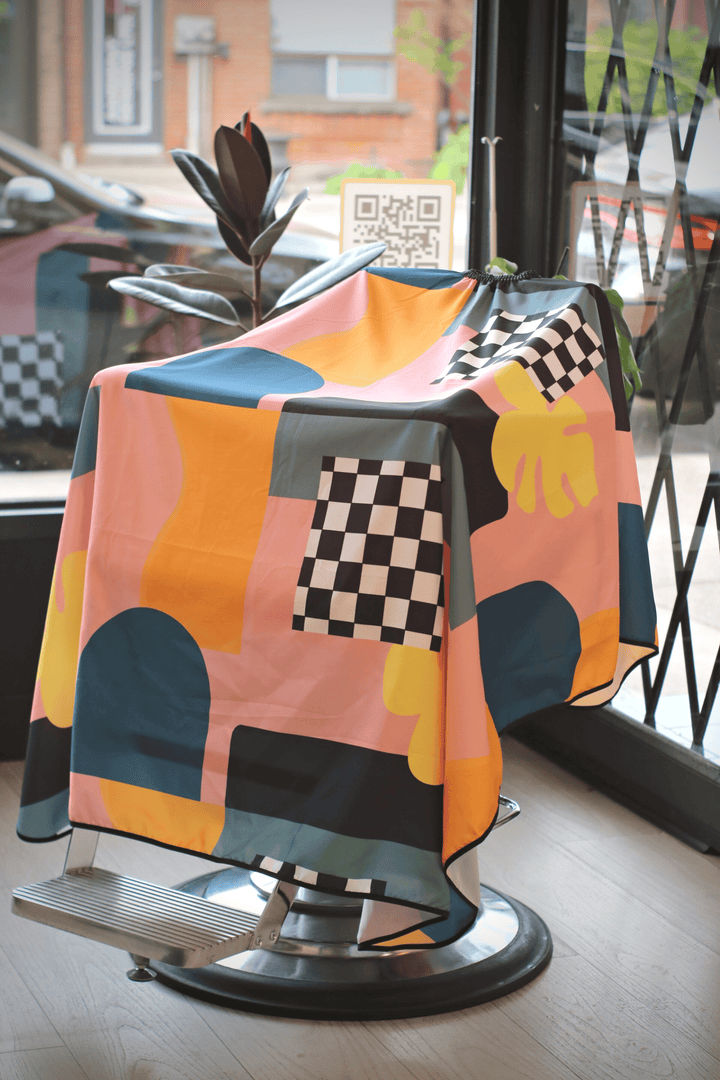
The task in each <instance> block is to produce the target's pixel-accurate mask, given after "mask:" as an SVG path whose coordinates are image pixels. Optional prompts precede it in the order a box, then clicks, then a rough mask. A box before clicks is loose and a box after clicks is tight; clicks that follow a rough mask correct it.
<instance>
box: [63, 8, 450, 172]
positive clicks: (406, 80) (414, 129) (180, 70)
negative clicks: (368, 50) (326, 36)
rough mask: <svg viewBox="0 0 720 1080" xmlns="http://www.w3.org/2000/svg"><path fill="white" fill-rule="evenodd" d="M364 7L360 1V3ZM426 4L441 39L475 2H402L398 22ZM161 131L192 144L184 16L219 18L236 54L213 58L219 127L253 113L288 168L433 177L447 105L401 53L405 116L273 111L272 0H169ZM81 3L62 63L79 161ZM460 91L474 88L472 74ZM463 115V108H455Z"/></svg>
mask: <svg viewBox="0 0 720 1080" xmlns="http://www.w3.org/2000/svg"><path fill="white" fill-rule="evenodd" d="M357 2H358V6H359V8H360V9H361V7H362V0H357ZM417 8H420V9H421V10H422V11H423V12H424V13H425V17H426V21H427V24H428V26H429V27H430V29H431V30H432V31H433V32H434V33H438V31H439V28H440V25H441V20H442V19H443V18H444V20H445V23H446V24H447V23H448V20H449V22H450V23H451V24H452V26H451V30H452V33H453V34H454V35H456V34H459V33H460V32H461V31H462V29H464V28H465V25H466V24H467V22H468V11H469V10H470V0H397V12H396V20H397V22H398V23H404V22H406V21H407V19H408V17H409V16H410V13H411V12H412V11H413V10H415V9H417ZM164 12H165V30H164V70H163V100H164V132H163V142H164V145H165V147H166V148H167V149H171V148H173V147H176V146H184V145H185V144H186V141H187V61H186V60H185V59H183V58H178V57H176V56H175V55H174V51H173V28H174V22H175V18H176V17H177V16H178V15H205V16H207V15H212V16H214V18H215V20H216V33H217V39H218V41H221V42H226V43H227V45H228V48H229V57H228V59H227V60H223V59H221V58H213V60H212V61H211V64H212V99H213V107H212V122H211V130H212V131H214V130H215V129H216V128H217V127H218V126H219V125H220V124H235V123H236V122H237V121H238V120H239V119H240V117H241V115H242V113H243V112H244V111H245V110H246V109H248V108H249V109H250V110H251V111H252V113H253V117H254V119H255V120H256V121H257V122H258V123H259V125H260V126H261V127H262V128H263V130H266V131H267V132H272V133H278V134H281V135H285V136H289V142H288V159H289V161H290V162H291V163H294V164H298V163H314V162H315V163H317V162H328V163H332V165H333V166H334V165H336V164H338V163H343V162H345V163H349V162H351V161H360V162H363V163H368V164H378V165H381V166H385V167H389V168H393V169H400V170H401V171H402V172H404V173H405V174H406V175H407V176H413V177H419V176H425V175H427V171H428V168H429V167H430V164H431V162H432V155H433V152H434V150H435V142H436V117H437V112H438V110H439V109H440V108H441V106H442V100H443V96H442V87H441V84H440V81H439V79H438V78H437V76H435V75H433V74H431V73H429V72H427V71H425V70H424V69H423V68H422V67H421V66H420V65H419V64H416V63H411V62H409V61H407V60H406V59H405V58H404V57H402V56H398V57H397V101H398V102H399V103H403V104H404V105H405V106H406V109H405V111H404V112H403V111H402V110H399V111H398V112H392V110H391V111H389V112H388V111H385V112H383V111H379V112H377V113H369V114H361V113H360V112H359V111H357V110H356V111H353V107H352V105H351V104H348V106H347V109H346V110H344V111H342V112H332V111H331V112H330V113H311V112H300V111H292V112H290V111H287V112H278V111H268V104H267V103H268V101H269V99H270V96H271V95H270V75H271V48H270V10H269V0H243V2H242V4H239V3H238V0H165V3H164ZM83 15H84V7H83V0H65V65H66V113H67V137H68V138H69V139H70V140H71V141H72V142H74V143H75V145H76V146H77V147H78V149H79V156H80V157H82V143H83V86H84V85H85V84H86V83H87V81H88V78H89V73H85V72H84V62H83V61H84V56H83ZM458 89H459V94H458V102H459V100H460V93H462V95H463V96H464V97H467V90H468V89H469V54H468V67H467V71H466V72H464V73H463V77H462V80H461V83H459V87H458ZM458 108H459V109H460V111H465V109H464V108H463V106H462V105H461V104H458Z"/></svg>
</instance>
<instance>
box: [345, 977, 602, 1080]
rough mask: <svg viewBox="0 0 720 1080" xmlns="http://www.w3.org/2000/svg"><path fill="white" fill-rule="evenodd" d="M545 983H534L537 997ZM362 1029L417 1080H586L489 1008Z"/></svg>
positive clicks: (375, 1025) (378, 1022)
mask: <svg viewBox="0 0 720 1080" xmlns="http://www.w3.org/2000/svg"><path fill="white" fill-rule="evenodd" d="M544 978H545V973H543V974H542V975H540V976H539V977H538V979H537V980H535V982H534V983H533V986H534V988H535V989H536V993H537V994H539V995H542V981H543V979H544ZM511 996H513V995H511ZM366 1026H367V1027H368V1028H369V1029H370V1030H371V1031H372V1034H373V1035H374V1036H375V1038H377V1039H378V1040H379V1041H380V1042H382V1044H383V1045H384V1046H386V1047H387V1049H388V1050H389V1051H390V1052H391V1053H393V1054H394V1055H395V1057H397V1058H398V1059H399V1060H400V1061H402V1063H403V1064H404V1065H406V1066H407V1067H408V1068H409V1069H410V1071H411V1072H412V1074H413V1076H414V1077H415V1078H416V1080H470V1078H475V1077H477V1078H478V1080H479V1078H481V1077H483V1078H484V1077H488V1078H492V1080H577V1078H578V1077H580V1080H585V1078H584V1077H582V1076H580V1074H578V1073H577V1072H576V1071H575V1070H574V1069H571V1068H569V1067H568V1066H567V1065H565V1064H563V1063H562V1062H561V1061H560V1060H559V1059H558V1058H557V1057H556V1056H555V1055H554V1054H553V1053H552V1052H550V1051H549V1050H547V1049H546V1048H545V1046H543V1045H542V1044H541V1043H540V1042H539V1041H538V1040H537V1039H535V1038H534V1037H533V1036H532V1035H529V1034H528V1033H527V1032H526V1031H524V1030H523V1029H522V1028H521V1027H520V1026H518V1025H517V1024H516V1023H515V1022H514V1021H513V1020H512V1019H511V1018H510V1017H509V1016H507V1015H505V1014H504V1013H502V1012H498V1010H497V1009H496V1007H495V1005H494V1004H493V1003H489V1004H487V1005H479V1006H477V1007H476V1008H474V1009H466V1010H464V1011H462V1012H456V1013H447V1014H445V1015H443V1016H424V1017H418V1018H416V1019H412V1020H384V1021H374V1022H373V1023H371V1024H370V1023H368V1024H367V1025H366Z"/></svg>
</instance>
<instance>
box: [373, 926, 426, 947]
mask: <svg viewBox="0 0 720 1080" xmlns="http://www.w3.org/2000/svg"><path fill="white" fill-rule="evenodd" d="M382 944H383V946H384V947H386V948H389V947H391V946H392V948H394V949H395V948H397V947H398V945H405V946H407V948H408V949H412V948H414V947H415V946H416V945H420V946H423V945H435V944H436V942H435V941H434V940H433V938H431V937H430V935H429V934H426V933H425V932H424V931H423V930H411V931H410V933H409V934H400V936H399V937H393V938H383V942H382Z"/></svg>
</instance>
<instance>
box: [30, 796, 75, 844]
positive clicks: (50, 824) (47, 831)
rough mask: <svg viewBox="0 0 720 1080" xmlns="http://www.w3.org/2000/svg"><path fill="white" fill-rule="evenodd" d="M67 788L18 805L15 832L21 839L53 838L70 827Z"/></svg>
mask: <svg viewBox="0 0 720 1080" xmlns="http://www.w3.org/2000/svg"><path fill="white" fill-rule="evenodd" d="M69 794H70V792H69V788H65V790H64V791H59V792H57V794H55V795H51V796H50V797H49V798H47V799H42V800H41V801H40V802H35V803H29V804H28V805H27V806H21V807H20V813H19V815H18V823H17V833H18V836H19V837H20V838H21V839H22V840H53V839H55V837H57V836H60V835H61V834H62V833H65V832H67V831H68V829H69V828H70V819H69V817H68V798H69Z"/></svg>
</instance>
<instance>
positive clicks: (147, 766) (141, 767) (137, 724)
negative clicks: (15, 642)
mask: <svg viewBox="0 0 720 1080" xmlns="http://www.w3.org/2000/svg"><path fill="white" fill-rule="evenodd" d="M209 720H210V681H209V679H208V674H207V668H206V667H205V661H204V659H203V655H202V652H201V651H200V648H199V647H198V645H197V643H196V642H195V640H194V639H193V638H192V637H191V636H190V634H189V633H188V632H187V630H186V629H185V627H184V626H182V625H181V623H179V622H177V620H176V619H173V618H171V617H170V616H169V615H166V614H165V612H163V611H157V610H156V609H155V608H129V609H128V610H127V611H121V612H120V614H119V615H115V616H114V617H113V618H112V619H109V620H108V621H107V622H106V623H104V624H103V625H102V626H101V627H100V628H99V629H98V630H96V631H95V633H94V634H93V635H92V637H91V638H90V640H89V641H88V643H87V644H86V646H85V648H84V649H83V651H82V654H81V656H80V662H79V664H78V676H77V689H76V698H75V713H74V718H73V742H72V755H71V770H72V771H73V772H76V773H83V774H85V775H88V776H99V777H102V778H104V779H106V780H117V781H119V782H120V783H124V784H135V785H137V786H138V787H146V788H151V789H153V790H155V791H164V792H166V793H167V794H168V795H179V796H180V797H181V798H185V799H199V798H200V785H201V780H202V765H203V755H204V752H205V740H206V738H207V733H208V726H209Z"/></svg>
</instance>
